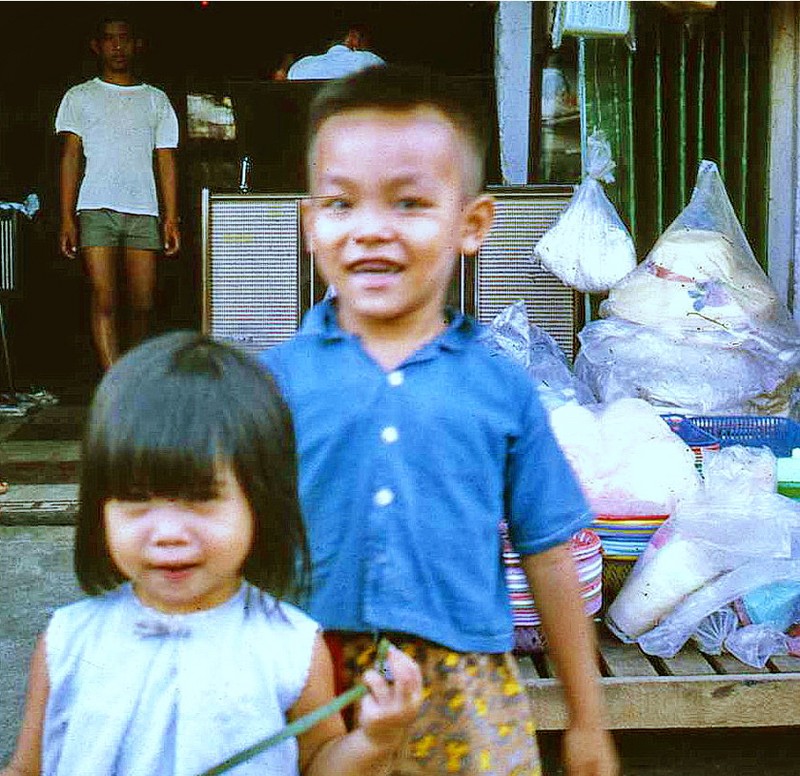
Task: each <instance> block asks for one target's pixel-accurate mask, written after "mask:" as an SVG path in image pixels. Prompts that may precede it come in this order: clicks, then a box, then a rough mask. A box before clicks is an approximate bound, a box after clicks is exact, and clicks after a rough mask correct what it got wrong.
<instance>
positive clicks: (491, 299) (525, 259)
mask: <svg viewBox="0 0 800 776" xmlns="http://www.w3.org/2000/svg"><path fill="white" fill-rule="evenodd" d="M572 193H573V189H572V188H571V187H560V188H558V189H551V190H548V191H546V192H535V191H534V192H531V193H526V192H524V191H520V192H518V193H507V194H506V193H495V194H494V197H495V219H494V223H493V225H492V229H491V231H490V232H489V236H488V238H487V239H486V242H485V243H484V245H483V247H482V248H481V250H480V251H479V252H478V256H477V260H476V268H475V275H476V278H475V310H474V315H475V317H476V318H477V319H478V320H479V321H480V322H481V323H490V322H491V321H492V319H493V318H494V317H495V316H496V315H497V314H498V313H499V312H500V311H501V310H502V309H503V308H505V307H507V306H508V305H510V304H513V303H514V302H517V301H519V300H520V299H521V300H523V301H524V302H525V306H526V308H527V310H528V318H529V319H530V321H531V323H534V324H536V325H537V326H541V327H542V328H543V329H544V330H545V331H546V332H547V333H548V334H550V335H551V336H552V337H553V339H555V341H556V342H557V343H558V344H559V346H560V347H561V348H562V349H563V351H564V352H565V353H566V354H567V357H568V358H570V359H572V358H573V356H574V350H575V344H574V341H575V330H576V319H575V293H574V291H573V290H572V289H571V288H569V287H568V286H565V285H564V284H563V283H562V282H561V281H560V280H558V278H556V277H555V276H554V275H552V274H550V273H549V272H548V271H547V270H546V269H544V267H542V266H541V265H538V264H537V265H534V264H533V262H532V261H531V255H532V253H533V246H534V245H535V244H536V242H537V241H538V240H539V239H540V238H541V236H542V235H543V234H544V233H545V232H546V231H547V230H548V229H549V228H550V227H551V226H552V225H553V223H554V222H555V221H556V219H557V218H558V216H559V214H560V213H561V212H562V211H563V210H564V208H565V207H566V206H567V203H568V202H569V200H570V197H571V196H572Z"/></svg>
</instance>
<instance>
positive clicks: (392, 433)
mask: <svg viewBox="0 0 800 776" xmlns="http://www.w3.org/2000/svg"><path fill="white" fill-rule="evenodd" d="M399 438H400V434H399V433H398V431H397V429H396V428H395V427H394V426H386V428H385V429H383V431H381V439H382V440H383V441H384V442H386V444H387V445H390V444H392V442H396V441H397V440H398V439H399Z"/></svg>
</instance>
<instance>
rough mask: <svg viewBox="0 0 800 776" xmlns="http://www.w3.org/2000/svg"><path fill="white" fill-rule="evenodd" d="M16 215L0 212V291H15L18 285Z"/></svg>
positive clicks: (13, 212)
mask: <svg viewBox="0 0 800 776" xmlns="http://www.w3.org/2000/svg"><path fill="white" fill-rule="evenodd" d="M18 272H19V270H18V267H17V214H16V212H15V211H13V210H0V291H15V290H16V288H17V285H18V280H19V279H18V277H17V275H18Z"/></svg>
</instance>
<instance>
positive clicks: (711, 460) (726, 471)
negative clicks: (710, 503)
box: [703, 445, 778, 498]
mask: <svg viewBox="0 0 800 776" xmlns="http://www.w3.org/2000/svg"><path fill="white" fill-rule="evenodd" d="M703 477H704V479H705V489H706V493H707V494H709V495H710V496H711V497H713V495H714V493H719V494H720V496H721V497H722V498H727V497H730V495H731V494H733V493H736V492H739V493H743V494H745V495H746V494H748V493H752V492H753V491H761V492H764V493H775V492H776V491H777V489H778V478H777V459H776V458H775V453H773V452H772V450H770V449H769V448H768V447H745V446H744V445H731V447H723V448H722V449H720V450H706V451H705V452H704V453H703Z"/></svg>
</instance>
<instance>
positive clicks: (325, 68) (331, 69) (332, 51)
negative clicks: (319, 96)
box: [287, 24, 385, 81]
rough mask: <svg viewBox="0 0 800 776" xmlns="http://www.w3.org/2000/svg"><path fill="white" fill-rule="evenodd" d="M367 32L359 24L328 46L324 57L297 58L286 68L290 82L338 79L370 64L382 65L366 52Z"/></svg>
mask: <svg viewBox="0 0 800 776" xmlns="http://www.w3.org/2000/svg"><path fill="white" fill-rule="evenodd" d="M369 45H370V39H369V33H368V31H367V29H366V28H365V27H363V26H362V25H359V24H354V25H352V26H351V27H350V28H349V29H348V30H347V34H346V35H345V36H344V39H343V40H342V41H341V42H339V43H335V44H334V45H333V46H331V47H330V48H329V49H328V50H327V51H326V52H325V53H324V54H318V55H311V56H307V57H303V58H302V59H298V60H297V62H295V63H294V64H293V65H292V66H291V67H290V68H289V72H288V74H287V78H288V80H290V81H303V80H323V79H326V78H342V77H344V76H346V75H350V74H351V73H356V72H358V71H359V70H363V69H364V68H367V67H371V66H372V65H383V64H385V63H384V61H383V60H382V59H381V58H380V57H379V56H378V55H377V54H373V53H372V52H371V51H368V48H369Z"/></svg>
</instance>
